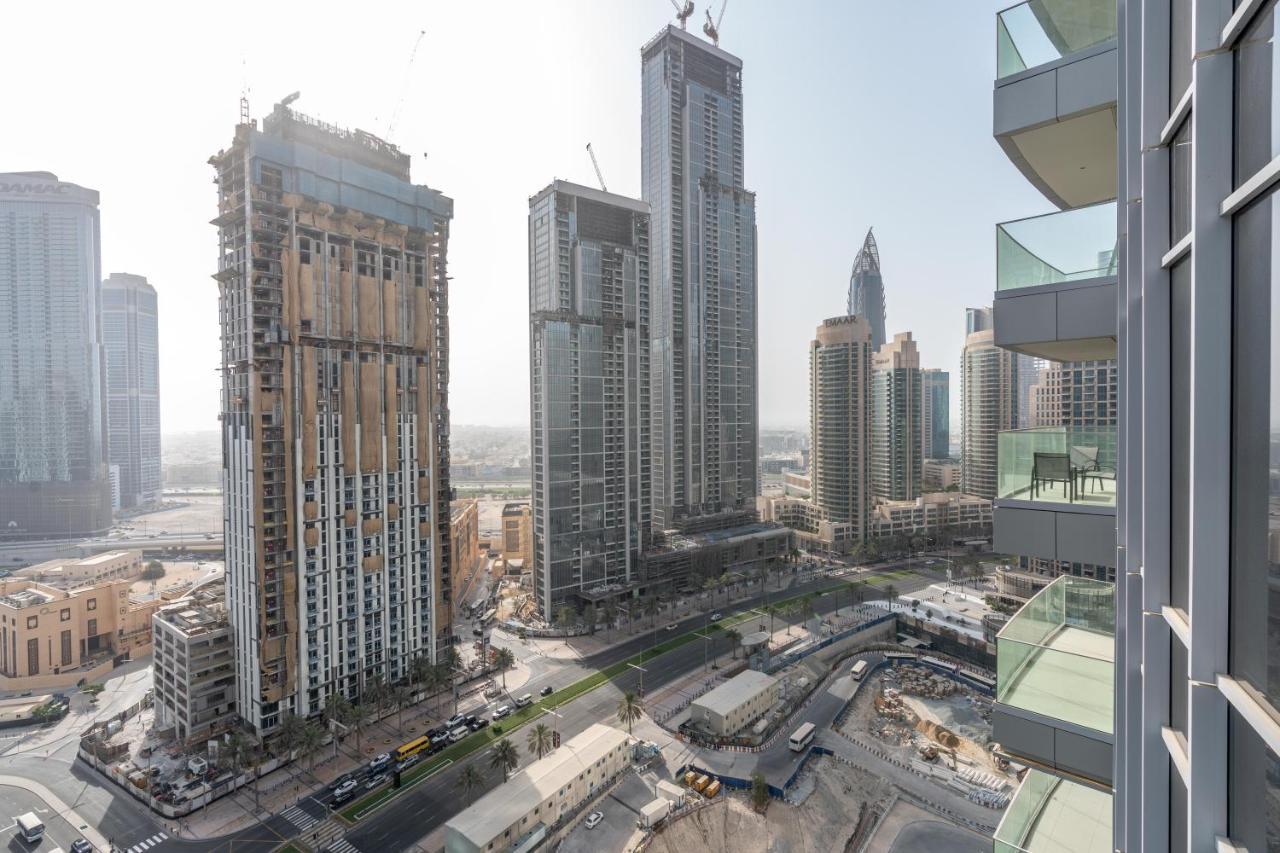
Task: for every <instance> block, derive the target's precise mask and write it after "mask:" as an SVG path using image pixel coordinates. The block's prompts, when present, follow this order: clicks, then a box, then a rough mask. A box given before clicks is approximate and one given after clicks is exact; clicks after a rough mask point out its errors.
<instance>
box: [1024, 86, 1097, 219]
mask: <svg viewBox="0 0 1280 853" xmlns="http://www.w3.org/2000/svg"><path fill="white" fill-rule="evenodd" d="M1116 139H1117V137H1116V111H1115V108H1114V107H1110V108H1106V109H1101V110H1095V111H1094V112H1090V113H1085V114H1084V115H1078V116H1075V117H1073V118H1069V119H1066V120H1064V121H1056V122H1053V123H1051V124H1047V125H1043V126H1041V127H1036V128H1033V129H1031V130H1024V131H1022V132H1021V133H1015V134H1012V135H1011V136H1010V137H1009V143H1010V145H1012V146H1013V148H1014V149H1016V152H1017V154H1016V159H1015V162H1017V160H1021V161H1022V162H1018V163H1017V165H1018V167H1019V168H1020V169H1021V170H1022V172H1023V173H1024V174H1026V175H1027V176H1028V177H1029V178H1032V183H1033V184H1035V185H1036V187H1037V188H1038V189H1039V190H1040V191H1041V192H1044V193H1045V195H1046V197H1048V198H1049V200H1050V201H1053V202H1054V203H1056V204H1058V205H1059V206H1062V207H1079V206H1081V205H1086V204H1093V203H1094V202H1099V201H1105V200H1106V199H1109V198H1114V197H1115V194H1116ZM1010 154H1011V155H1012V154H1013V152H1012V151H1011V152H1010ZM1046 190H1047V192H1046Z"/></svg>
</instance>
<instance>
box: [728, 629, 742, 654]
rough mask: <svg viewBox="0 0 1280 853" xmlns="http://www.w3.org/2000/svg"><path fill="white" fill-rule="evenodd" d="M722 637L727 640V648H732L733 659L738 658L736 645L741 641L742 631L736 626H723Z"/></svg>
mask: <svg viewBox="0 0 1280 853" xmlns="http://www.w3.org/2000/svg"><path fill="white" fill-rule="evenodd" d="M724 637H725V639H726V640H728V641H729V648H730V649H732V650H733V659H734V660H737V659H738V645H739V644H740V643H741V642H742V632H741V631H739V630H738V629H737V628H725V630H724Z"/></svg>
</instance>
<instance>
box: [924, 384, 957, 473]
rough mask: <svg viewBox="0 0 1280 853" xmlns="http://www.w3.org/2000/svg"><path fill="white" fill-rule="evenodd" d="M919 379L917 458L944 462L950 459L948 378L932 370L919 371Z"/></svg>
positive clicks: (949, 392) (949, 390)
mask: <svg viewBox="0 0 1280 853" xmlns="http://www.w3.org/2000/svg"><path fill="white" fill-rule="evenodd" d="M921 379H922V381H923V385H922V388H921V392H920V444H921V448H922V451H921V458H923V459H926V460H928V459H946V458H947V457H948V456H949V455H951V374H950V373H948V372H947V371H945V370H939V369H937V368H932V369H929V370H924V371H921ZM926 488H928V486H926Z"/></svg>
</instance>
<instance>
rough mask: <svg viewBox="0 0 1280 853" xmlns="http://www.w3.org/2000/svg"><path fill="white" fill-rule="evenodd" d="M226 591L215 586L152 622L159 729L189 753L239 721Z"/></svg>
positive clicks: (163, 611) (169, 608)
mask: <svg viewBox="0 0 1280 853" xmlns="http://www.w3.org/2000/svg"><path fill="white" fill-rule="evenodd" d="M224 597H225V587H224V586H223V585H222V584H220V583H219V584H211V585H209V586H206V587H203V588H201V589H200V590H199V591H198V592H196V593H195V594H194V595H193V596H191V597H189V598H184V599H182V600H180V601H177V602H175V603H174V604H171V605H169V606H166V607H164V608H163V609H161V610H159V611H157V612H156V613H155V615H154V616H152V617H151V625H152V633H153V635H154V636H155V652H154V656H153V666H154V677H153V682H154V685H155V688H154V695H155V709H156V712H155V713H156V718H155V727H156V729H158V730H161V731H163V730H167V729H172V730H173V733H174V736H175V737H176V738H177V740H178V742H179V743H180V744H182V745H183V746H184V747H187V748H191V747H194V746H198V745H199V744H202V743H204V742H205V741H207V740H209V738H211V737H214V736H216V735H218V734H220V733H221V732H223V731H226V730H228V729H230V728H232V727H233V726H234V725H235V720H236V686H235V679H236V671H235V647H234V643H233V642H232V634H231V623H230V621H228V619H227V610H226V605H225V600H224Z"/></svg>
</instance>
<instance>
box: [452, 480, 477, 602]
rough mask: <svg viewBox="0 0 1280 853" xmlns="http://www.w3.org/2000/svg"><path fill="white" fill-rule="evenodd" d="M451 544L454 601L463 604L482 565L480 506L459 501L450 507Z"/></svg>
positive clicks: (475, 502) (473, 501)
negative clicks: (464, 596)
mask: <svg viewBox="0 0 1280 853" xmlns="http://www.w3.org/2000/svg"><path fill="white" fill-rule="evenodd" d="M449 529H450V531H451V535H450V542H451V543H452V545H453V571H452V572H450V574H451V575H452V577H453V601H454V604H455V605H460V604H461V603H462V593H463V590H464V589H465V588H466V585H467V584H468V583H470V582H471V577H472V575H474V574H475V571H476V568H477V567H478V566H479V563H480V504H479V503H478V502H477V501H475V500H473V499H472V500H457V501H453V502H452V503H451V504H450V505H449Z"/></svg>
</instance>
